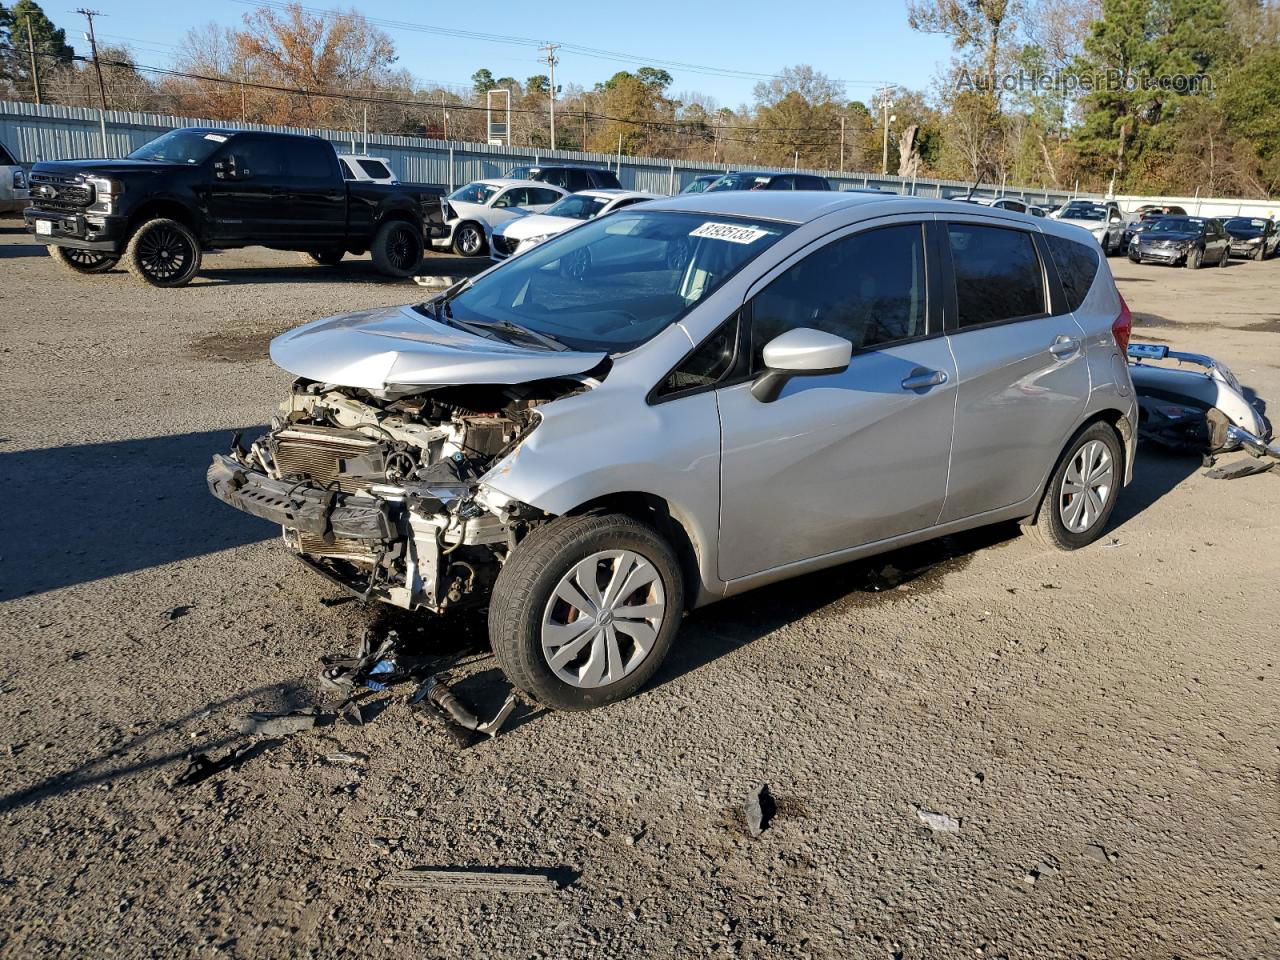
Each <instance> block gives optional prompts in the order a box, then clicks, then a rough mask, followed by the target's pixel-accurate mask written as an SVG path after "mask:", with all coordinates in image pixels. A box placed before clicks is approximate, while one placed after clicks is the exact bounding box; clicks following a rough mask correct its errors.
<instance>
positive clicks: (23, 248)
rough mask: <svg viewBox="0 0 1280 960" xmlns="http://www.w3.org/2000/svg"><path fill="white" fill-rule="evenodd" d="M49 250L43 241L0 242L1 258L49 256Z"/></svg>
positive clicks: (15, 258) (14, 258)
mask: <svg viewBox="0 0 1280 960" xmlns="http://www.w3.org/2000/svg"><path fill="white" fill-rule="evenodd" d="M47 256H49V253H48V251H47V250H46V249H45V245H44V244H43V243H6V244H0V260H17V259H19V258H20V257H47Z"/></svg>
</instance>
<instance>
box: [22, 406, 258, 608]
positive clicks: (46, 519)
mask: <svg viewBox="0 0 1280 960" xmlns="http://www.w3.org/2000/svg"><path fill="white" fill-rule="evenodd" d="M262 429H263V428H261V427H252V428H245V429H244V434H245V442H246V443H248V442H249V441H250V440H251V439H252V438H253V437H256V436H257V435H258V434H259V433H261V432H262ZM232 433H233V431H231V430H211V431H206V432H203V433H184V434H177V435H174V436H165V437H144V438H142V439H138V440H119V441H113V442H108V443H87V444H75V445H71V446H64V447H46V448H43V449H38V450H19V451H15V452H12V453H10V452H0V487H2V488H3V489H4V491H5V498H6V508H5V510H4V511H3V514H2V515H0V543H3V544H4V550H3V557H2V559H0V601H3V600H9V599H12V598H14V597H19V596H23V595H29V594H35V593H43V592H44V591H46V590H56V589H58V588H61V587H68V586H72V585H74V584H78V583H86V582H89V581H92V580H99V579H101V578H103V577H111V576H115V575H117V574H121V573H128V572H130V571H134V570H143V569H146V568H148V567H154V566H159V565H160V564H165V563H172V562H174V561H176V560H185V559H188V558H190V557H196V556H202V555H204V554H207V553H214V552H216V551H219V550H226V549H228V548H230V547H237V546H241V545H243V544H247V543H256V542H258V541H261V540H266V539H268V538H270V537H274V536H275V535H276V530H275V528H273V527H272V526H271V525H270V524H268V523H266V522H264V521H262V520H258V519H256V518H254V517H251V516H248V515H247V514H243V513H240V512H239V511H237V510H233V509H232V508H231V507H228V506H226V505H225V504H223V503H220V502H219V501H217V500H215V499H214V498H213V497H212V496H211V495H210V494H209V491H208V488H207V487H206V485H205V471H206V469H207V468H208V466H209V462H210V458H211V457H212V456H213V454H214V453H220V452H223V451H225V450H227V449H229V448H230V440H231V435H232ZM2 449H3V447H0V450H2Z"/></svg>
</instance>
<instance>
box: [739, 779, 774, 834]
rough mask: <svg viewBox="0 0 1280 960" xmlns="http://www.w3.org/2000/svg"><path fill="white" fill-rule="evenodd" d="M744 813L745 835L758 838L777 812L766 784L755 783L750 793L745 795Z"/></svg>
mask: <svg viewBox="0 0 1280 960" xmlns="http://www.w3.org/2000/svg"><path fill="white" fill-rule="evenodd" d="M744 811H745V813H746V821H747V833H749V834H751V836H753V837H758V836H760V834H762V833H764V831H765V829H766V828H767V827H768V826H769V821H770V820H772V819H773V816H774V814H775V813H777V812H778V804H777V802H776V801H775V800H774V799H773V794H771V793H770V792H769V785H768V784H767V783H757V784H756V785H755V786H754V787H752V788H751V792H750V793H749V794H747V802H746V806H745V807H744Z"/></svg>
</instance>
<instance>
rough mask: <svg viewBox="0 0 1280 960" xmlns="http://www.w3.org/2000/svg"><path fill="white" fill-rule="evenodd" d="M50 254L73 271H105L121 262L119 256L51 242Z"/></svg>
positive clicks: (65, 267)
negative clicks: (61, 245)
mask: <svg viewBox="0 0 1280 960" xmlns="http://www.w3.org/2000/svg"><path fill="white" fill-rule="evenodd" d="M49 256H51V257H53V259H54V260H56V261H58V264H59V265H60V266H61V267H63V268H64V269H67V270H70V271H71V272H72V273H105V272H106V271H108V270H110V269H111V268H112V267H114V266H115V265H116V264H117V263H119V262H120V258H119V257H112V256H109V255H107V254H105V253H95V252H94V251H93V250H77V249H76V248H75V247H60V246H58V245H57V244H56V243H51V244H49Z"/></svg>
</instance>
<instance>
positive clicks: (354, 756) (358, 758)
mask: <svg viewBox="0 0 1280 960" xmlns="http://www.w3.org/2000/svg"><path fill="white" fill-rule="evenodd" d="M368 759H369V755H368V754H366V753H331V754H329V755H328V756H327V757H325V758H324V762H325V763H333V764H343V765H346V766H354V765H355V764H358V763H365V762H366V761H367V760H368Z"/></svg>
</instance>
